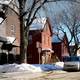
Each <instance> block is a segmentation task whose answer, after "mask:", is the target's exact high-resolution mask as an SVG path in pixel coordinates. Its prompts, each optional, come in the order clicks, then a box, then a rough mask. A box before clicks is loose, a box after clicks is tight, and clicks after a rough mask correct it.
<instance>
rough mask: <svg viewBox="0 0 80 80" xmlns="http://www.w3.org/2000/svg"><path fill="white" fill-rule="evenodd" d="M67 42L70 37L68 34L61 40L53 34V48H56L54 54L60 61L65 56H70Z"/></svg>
mask: <svg viewBox="0 0 80 80" xmlns="http://www.w3.org/2000/svg"><path fill="white" fill-rule="evenodd" d="M67 44H68V39H67V36H66V34H65V35H64V36H63V37H62V38H61V40H60V39H59V38H58V36H57V35H55V34H54V35H53V37H52V48H53V50H54V55H55V56H56V57H57V58H58V60H59V61H62V60H63V57H64V56H69V51H68V47H67Z"/></svg>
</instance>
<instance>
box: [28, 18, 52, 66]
mask: <svg viewBox="0 0 80 80" xmlns="http://www.w3.org/2000/svg"><path fill="white" fill-rule="evenodd" d="M51 38H52V29H51V25H50V22H49V19H48V18H41V19H35V20H34V22H33V24H32V25H31V27H30V32H29V45H28V54H27V58H28V63H33V64H37V63H43V64H45V63H50V62H51V54H52V52H53V51H52V44H51Z"/></svg>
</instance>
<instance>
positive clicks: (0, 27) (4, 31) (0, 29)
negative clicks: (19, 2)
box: [0, 4, 20, 62]
mask: <svg viewBox="0 0 80 80" xmlns="http://www.w3.org/2000/svg"><path fill="white" fill-rule="evenodd" d="M0 7H1V8H2V9H0V13H2V12H3V14H4V17H5V19H4V20H3V22H2V23H0V36H2V37H15V38H16V40H15V42H14V43H15V44H16V45H18V46H20V22H19V16H18V14H17V13H18V9H17V7H16V6H14V5H13V4H11V5H10V7H11V8H9V7H7V6H3V5H2V6H0ZM5 9H6V11H5ZM4 12H5V13H6V14H5V13H4ZM3 14H2V15H3ZM1 17H2V16H1V15H0V18H1ZM1 51H2V50H0V52H1ZM3 52H4V53H5V52H6V50H3ZM9 53H10V54H8V57H9V61H11V60H12V61H13V62H14V61H15V60H16V59H17V58H16V57H15V58H16V59H15V60H14V59H13V57H14V56H17V55H19V54H20V47H14V48H13V49H12V51H10V52H9ZM2 55H3V54H2ZM0 56H1V55H0ZM10 56H13V57H10ZM2 59H4V58H3V57H2ZM0 60H1V59H0ZM5 60H6V58H5Z"/></svg>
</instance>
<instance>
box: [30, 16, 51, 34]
mask: <svg viewBox="0 0 80 80" xmlns="http://www.w3.org/2000/svg"><path fill="white" fill-rule="evenodd" d="M46 23H48V25H49V26H48V27H49V29H50V32H51V35H52V32H53V31H52V27H51V24H50V20H49V18H46V17H44V18H36V19H35V20H34V21H33V23H32V25H31V26H30V30H43V29H44V28H45V24H46Z"/></svg>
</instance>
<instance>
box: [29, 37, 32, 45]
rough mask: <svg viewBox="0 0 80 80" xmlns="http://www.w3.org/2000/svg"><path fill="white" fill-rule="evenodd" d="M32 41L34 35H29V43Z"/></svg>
mask: <svg viewBox="0 0 80 80" xmlns="http://www.w3.org/2000/svg"><path fill="white" fill-rule="evenodd" d="M31 43H32V35H29V44H31Z"/></svg>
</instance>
